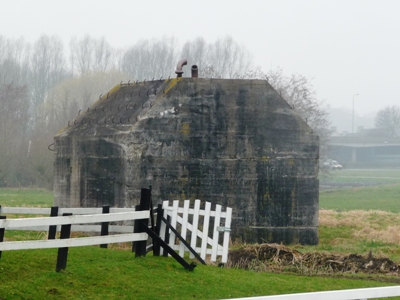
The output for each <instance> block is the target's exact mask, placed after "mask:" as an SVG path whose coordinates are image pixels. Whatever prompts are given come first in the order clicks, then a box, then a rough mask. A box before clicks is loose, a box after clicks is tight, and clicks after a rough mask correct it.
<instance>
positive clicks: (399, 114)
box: [375, 106, 400, 137]
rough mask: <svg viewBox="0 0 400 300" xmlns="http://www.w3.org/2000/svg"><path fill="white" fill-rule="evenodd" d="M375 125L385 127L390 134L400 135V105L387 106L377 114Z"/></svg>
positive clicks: (393, 135) (392, 135)
mask: <svg viewBox="0 0 400 300" xmlns="http://www.w3.org/2000/svg"><path fill="white" fill-rule="evenodd" d="M375 127H376V128H382V129H385V130H386V131H387V133H388V135H389V136H391V137H398V136H400V107H398V106H387V107H385V108H383V109H381V110H380V111H378V113H377V114H376V117H375Z"/></svg>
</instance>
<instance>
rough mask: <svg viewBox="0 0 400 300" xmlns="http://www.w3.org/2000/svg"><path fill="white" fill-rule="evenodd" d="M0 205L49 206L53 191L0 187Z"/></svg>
mask: <svg viewBox="0 0 400 300" xmlns="http://www.w3.org/2000/svg"><path fill="white" fill-rule="evenodd" d="M0 205H1V206H8V207H9V206H28V207H29V206H31V207H51V206H52V205H53V193H52V192H50V191H47V190H32V189H0Z"/></svg>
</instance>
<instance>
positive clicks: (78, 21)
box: [0, 0, 400, 116]
mask: <svg viewBox="0 0 400 300" xmlns="http://www.w3.org/2000/svg"><path fill="white" fill-rule="evenodd" d="M399 11H400V1H395V0H392V1H382V0H379V1H367V0H354V1H349V0H346V1H337V0H335V1H333V0H332V1H322V0H318V1H306V0H291V1H282V0H279V1H271V0H268V1H266V0H262V1H237V0H229V1H221V0H219V1H216V0H214V1H209V0H202V1H187V0H186V1H183V0H182V1H165V0H163V1H161V0H160V1H133V0H130V1H127V0H120V1H105V0H96V1H92V0H86V1H82V0H81V1H77V0H68V1H66V0H57V1H54V0H52V1H50V0H38V1H20V0H13V1H11V0H8V1H2V17H1V18H0V35H3V36H5V37H7V38H19V37H24V38H25V39H26V40H27V41H29V42H34V41H35V40H36V39H37V38H39V37H40V35H42V34H48V35H57V36H59V37H60V38H61V39H62V40H63V42H64V46H65V47H67V46H68V44H69V41H70V39H71V37H74V36H76V37H78V38H79V37H83V36H84V35H86V34H89V35H90V36H92V37H96V38H97V37H101V36H104V37H105V38H106V39H107V41H108V42H109V43H110V44H111V45H112V46H114V47H128V46H130V45H133V44H134V43H136V42H137V41H138V40H139V39H148V38H153V37H154V38H159V37H162V36H174V37H176V38H177V39H178V40H179V41H180V42H181V43H183V42H185V41H186V40H190V39H194V38H196V37H198V36H202V37H204V38H205V39H206V40H207V41H208V42H212V41H214V40H215V39H217V38H219V37H224V36H226V35H230V36H232V37H233V38H234V40H235V41H237V42H239V43H241V44H243V45H245V47H246V48H247V49H248V50H249V51H250V52H251V53H252V54H253V55H254V63H255V65H258V66H260V67H261V68H262V69H263V70H264V71H268V70H269V69H270V68H276V67H281V68H282V69H283V72H284V74H286V75H290V74H292V73H300V74H304V75H306V76H308V77H310V78H313V81H312V82H313V84H314V87H315V89H316V91H317V95H318V98H319V99H321V100H324V101H325V103H327V104H329V105H330V106H331V107H334V108H341V107H343V108H345V109H347V110H352V104H353V95H354V94H359V96H356V97H355V101H354V110H355V114H356V115H360V116H361V115H364V114H367V113H371V112H376V111H377V110H379V109H382V108H384V107H385V106H388V105H400V103H399V102H398V101H399V98H400V97H399V88H398V86H397V85H398V84H399V82H400V72H399V70H400V61H399V58H398V57H399V53H400V42H399V36H400V18H399V17H398V14H399ZM193 63H195V62H193Z"/></svg>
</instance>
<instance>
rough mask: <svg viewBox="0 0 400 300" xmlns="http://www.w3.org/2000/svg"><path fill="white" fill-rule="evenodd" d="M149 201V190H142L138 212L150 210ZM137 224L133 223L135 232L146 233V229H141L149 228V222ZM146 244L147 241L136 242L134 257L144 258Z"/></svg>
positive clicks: (142, 221)
mask: <svg viewBox="0 0 400 300" xmlns="http://www.w3.org/2000/svg"><path fill="white" fill-rule="evenodd" d="M150 200H151V190H150V189H144V188H143V189H142V191H141V195H140V205H139V210H140V211H142V210H149V209H150V202H151V201H150ZM137 221H138V222H135V231H136V230H137V232H139V233H140V232H146V229H147V228H143V227H145V226H149V220H148V219H147V220H137ZM136 226H137V227H138V228H137V229H136ZM146 244H147V241H138V242H136V244H135V246H136V247H135V257H139V256H146Z"/></svg>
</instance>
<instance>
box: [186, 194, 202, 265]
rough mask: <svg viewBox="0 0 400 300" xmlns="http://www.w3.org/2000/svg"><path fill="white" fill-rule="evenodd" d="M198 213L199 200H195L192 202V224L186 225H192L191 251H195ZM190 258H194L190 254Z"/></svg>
mask: <svg viewBox="0 0 400 300" xmlns="http://www.w3.org/2000/svg"><path fill="white" fill-rule="evenodd" d="M199 212H200V200H198V199H196V200H195V201H194V210H193V224H188V225H192V226H191V227H192V229H191V230H192V234H191V236H190V246H191V247H192V248H193V249H196V246H197V231H198V225H199ZM188 227H189V226H188ZM189 229H190V228H189ZM190 258H191V259H193V258H194V255H193V254H192V253H190Z"/></svg>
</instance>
